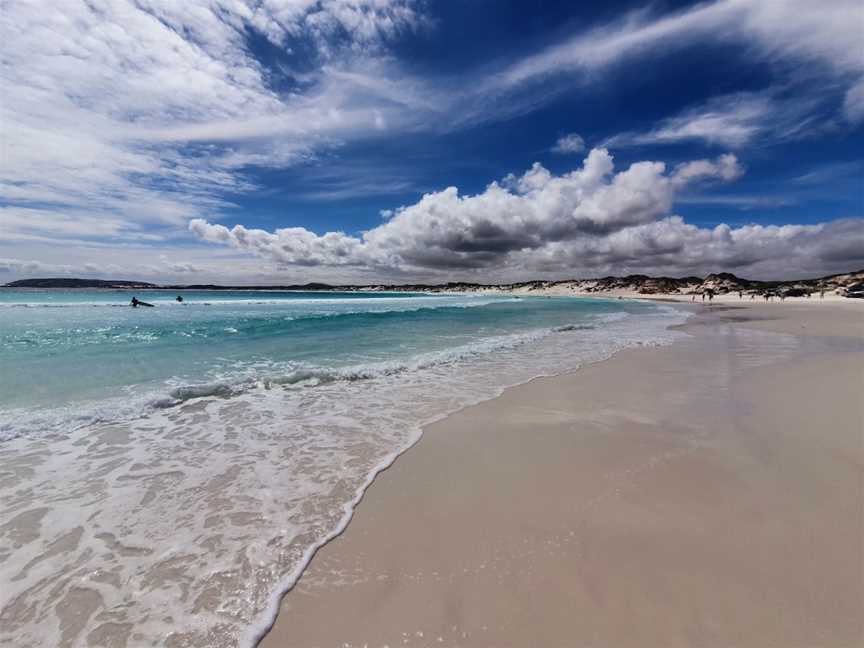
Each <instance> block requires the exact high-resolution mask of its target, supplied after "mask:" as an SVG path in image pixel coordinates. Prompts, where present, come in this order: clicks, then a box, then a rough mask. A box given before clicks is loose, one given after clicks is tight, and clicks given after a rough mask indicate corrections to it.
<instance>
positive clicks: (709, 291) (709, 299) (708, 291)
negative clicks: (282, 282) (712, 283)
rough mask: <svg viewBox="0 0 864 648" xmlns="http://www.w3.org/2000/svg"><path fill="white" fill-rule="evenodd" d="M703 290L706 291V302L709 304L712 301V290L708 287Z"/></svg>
mask: <svg viewBox="0 0 864 648" xmlns="http://www.w3.org/2000/svg"><path fill="white" fill-rule="evenodd" d="M705 292H707V293H708V303H709V304H710V303H711V302H712V301H714V291H713V290H711V289H710V288H709V289H708V290H706V291H705Z"/></svg>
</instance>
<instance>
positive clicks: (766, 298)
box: [762, 292, 770, 302]
mask: <svg viewBox="0 0 864 648" xmlns="http://www.w3.org/2000/svg"><path fill="white" fill-rule="evenodd" d="M762 296H763V297H764V298H765V301H766V302H767V301H768V297H770V293H767V292H766V293H762Z"/></svg>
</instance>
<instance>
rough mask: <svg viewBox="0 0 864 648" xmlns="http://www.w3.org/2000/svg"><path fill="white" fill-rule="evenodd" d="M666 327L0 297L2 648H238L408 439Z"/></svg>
mask: <svg viewBox="0 0 864 648" xmlns="http://www.w3.org/2000/svg"><path fill="white" fill-rule="evenodd" d="M133 294H134V295H135V296H137V298H138V299H140V300H142V301H144V302H149V303H152V304H154V306H155V307H154V308H147V307H139V308H131V307H129V301H130V299H131V298H132V296H133ZM177 294H181V295H182V296H183V302H182V303H179V302H177V301H175V296H176V295H177ZM681 321H683V317H682V315H681V314H680V312H678V311H675V310H673V309H671V308H668V307H665V306H661V305H655V304H648V303H642V302H634V301H627V300H605V299H593V298H570V297H560V298H559V297H551V298H550V297H531V296H524V297H521V296H519V297H517V296H512V295H505V294H470V295H461V294H446V295H443V294H426V293H424V294H416V293H379V292H369V293H362V292H350V293H338V292H276V291H273V292H263V291H256V292H251V291H241V290H237V291H182V292H181V293H169V292H164V291H138V292H135V293H132V292H130V291H111V290H99V291H94V290H12V289H4V290H0V506H2V511H3V518H2V520H0V584H2V587H0V639H3V640H8V641H9V642H11V645H15V646H20V647H26V646H47V645H52V646H67V645H68V646H78V645H90V644H99V645H103V644H110V645H118V646H151V645H152V646H162V645H166V646H250V645H254V643H255V641H256V640H257V638H258V637H259V636H260V635H261V633H263V632H264V631H266V629H267V628H268V627H269V625H270V623H271V622H272V620H273V615H274V614H275V611H276V609H277V606H278V600H279V597H280V595H281V594H282V593H284V592H285V591H286V590H287V589H289V588H290V587H291V585H292V584H293V583H294V582H295V581H296V579H297V578H298V577H299V575H300V574H301V572H302V570H303V568H304V567H305V565H306V564H307V563H308V561H309V560H310V558H311V556H312V555H313V553H314V551H315V550H316V549H317V548H318V547H320V546H321V545H322V544H324V543H325V542H327V541H328V540H329V539H331V538H333V537H334V536H335V535H338V533H339V532H340V531H341V530H342V529H343V528H344V526H345V525H346V524H347V522H348V520H349V519H350V516H351V513H352V511H353V508H354V506H355V505H356V504H357V502H358V501H359V499H360V497H361V496H362V494H363V492H364V490H365V488H366V487H367V486H368V485H369V483H371V481H372V479H373V478H374V476H375V475H376V474H377V473H378V472H379V471H380V470H382V469H384V468H386V467H387V466H388V465H389V464H390V463H391V462H392V461H393V460H394V459H395V458H396V457H397V456H398V455H399V454H400V453H401V452H404V451H405V450H406V449H407V448H409V447H410V446H411V445H412V444H413V443H415V442H416V441H417V440H418V439H419V437H420V434H421V428H422V426H424V425H426V424H428V423H430V422H432V421H435V420H438V419H440V418H442V417H444V416H446V415H448V414H450V413H452V412H454V411H457V410H459V409H461V408H463V407H465V406H467V405H470V404H473V403H477V402H480V401H483V400H486V399H489V398H493V397H495V396H497V395H498V394H500V393H501V391H502V390H503V389H505V388H506V387H508V386H512V385H516V384H520V383H524V382H526V381H529V380H531V379H533V378H535V377H538V376H544V375H556V374H560V373H564V372H569V371H573V370H576V369H578V368H579V367H580V366H581V365H584V364H586V363H590V362H596V361H600V360H603V359H605V358H608V357H609V356H610V355H612V354H613V353H615V352H616V351H619V350H621V349H624V348H628V347H632V346H636V345H655V344H665V343H668V342H670V341H671V340H672V339H673V338H674V336H675V335H676V334H675V333H673V332H671V331H669V330H668V327H669V326H670V325H671V324H676V323H680V322H681Z"/></svg>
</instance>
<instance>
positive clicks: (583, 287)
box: [3, 270, 864, 297]
mask: <svg viewBox="0 0 864 648" xmlns="http://www.w3.org/2000/svg"><path fill="white" fill-rule="evenodd" d="M3 288H91V289H92V288H102V289H114V290H118V289H119V290H298V291H299V290H315V291H330V290H332V291H359V290H364V291H381V292H384V291H411V292H485V291H496V292H497V291H513V292H521V293H526V292H528V293H530V292H548V291H554V292H558V293H562V292H564V293H583V294H584V293H619V294H620V293H634V294H636V295H681V294H692V293H700V292H702V291H705V290H708V289H710V290H712V291H714V292H715V293H718V294H723V293H734V292H747V293H754V292H758V293H765V292H777V293H783V294H787V295H791V296H796V295H805V294H809V293H811V292H816V291H823V290H824V291H826V292H837V293H838V294H843V295H846V296H849V297H853V296H855V297H857V296H861V295H862V293H864V270H857V271H854V272H846V273H841V274H834V275H828V276H824V277H816V278H810V279H792V280H784V281H756V280H752V279H743V278H741V277H737V276H736V275H734V274H731V273H728V272H721V273H715V274H709V275H707V276H706V277H697V276H689V277H651V276H648V275H642V274H631V275H627V276H622V277H615V276H607V277H600V278H595V279H564V280H557V281H546V280H532V281H521V282H516V283H502V284H481V283H471V282H447V283H441V284H365V285H359V284H348V285H331V284H325V283H306V284H291V285H259V286H223V285H217V284H168V285H165V284H154V283H148V282H146V281H120V280H113V279H80V278H66V277H61V278H40V279H20V280H18V281H13V282H11V283H7V284H5V285H4V286H3Z"/></svg>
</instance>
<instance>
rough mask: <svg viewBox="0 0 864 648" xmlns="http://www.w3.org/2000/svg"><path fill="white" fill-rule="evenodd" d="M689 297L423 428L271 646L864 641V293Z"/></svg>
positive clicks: (287, 605) (371, 493)
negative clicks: (678, 308) (629, 333)
mask: <svg viewBox="0 0 864 648" xmlns="http://www.w3.org/2000/svg"><path fill="white" fill-rule="evenodd" d="M694 313H695V314H694V316H693V317H692V318H691V319H690V320H689V322H688V324H686V325H685V326H684V327H683V329H682V330H683V331H684V332H685V333H686V337H685V338H684V339H683V340H681V341H680V342H678V343H676V344H674V345H672V346H669V347H663V348H637V349H632V350H627V351H623V352H621V353H619V354H617V355H616V356H615V357H613V358H612V359H610V360H608V361H606V362H602V363H598V364H595V365H591V366H588V367H585V368H583V369H581V370H579V371H577V372H575V373H573V374H569V375H563V376H559V377H553V378H542V379H537V380H534V381H532V382H530V383H528V384H526V385H522V386H519V387H515V388H511V389H509V390H507V391H506V392H505V393H504V395H503V396H501V397H500V398H497V399H494V400H492V401H487V402H485V403H482V404H479V405H476V406H473V407H469V408H466V409H464V410H462V411H461V412H459V413H457V414H455V415H452V416H450V417H448V418H447V419H445V420H443V421H440V422H438V423H436V424H434V425H431V426H429V427H428V428H427V429H426V430H425V433H424V436H423V438H422V439H421V440H420V442H419V443H418V444H417V445H416V446H415V447H414V448H412V449H411V450H410V451H408V452H407V453H406V454H405V455H403V456H402V457H401V458H400V459H399V460H398V461H397V462H396V463H395V464H394V465H393V466H392V467H391V468H390V469H388V470H387V471H385V472H384V473H382V474H381V475H379V477H378V478H377V479H376V481H375V483H374V484H373V485H372V486H371V487H370V488H369V490H368V491H367V493H366V495H365V497H364V500H363V502H362V503H361V504H360V506H359V507H358V509H357V510H356V512H355V515H354V519H353V520H352V522H351V523H350V525H349V526H348V528H347V530H346V532H345V533H344V534H343V535H342V536H340V537H339V538H337V539H336V540H334V541H333V542H331V543H330V544H328V545H326V546H325V547H323V548H322V549H321V550H320V551H319V552H318V554H317V555H316V556H315V558H314V559H313V561H312V563H311V565H310V566H309V568H308V569H307V571H306V572H305V573H304V575H303V576H302V577H301V579H300V581H299V582H298V584H297V585H296V587H295V588H294V589H293V590H292V591H290V592H289V593H288V594H287V595H286V596H285V597H284V599H283V602H282V608H281V612H280V614H279V616H278V618H277V620H276V623H275V625H274V627H273V628H272V630H271V632H270V633H269V634H268V635H267V636H266V637H265V638H264V639H263V641H262V643H261V645H262V646H264V647H266V648H274V647H289V646H292V647H293V646H302V647H306V648H311V647H313V646H321V647H325V646H327V647H329V646H343V647H348V646H351V647H360V646H368V647H372V646H390V647H391V648H393V647H395V646H481V647H487V646H488V647H493V646H494V647H504V646H513V647H516V646H520V647H523V646H550V647H551V646H561V647H564V646H567V647H586V648H587V647H598V648H602V647H609V646H615V647H629V646H632V647H640V648H642V647H645V646H664V647H671V646H704V647H749V646H752V647H754V648H764V647H766V646H785V647H790V648H791V647H801V648H804V647H807V648H817V647H819V648H853V647H856V646H860V645H862V643H864V625H862V624H864V621H862V619H864V616H862V614H861V610H862V607H864V570H862V566H864V525H862V516H864V447H862V446H864V404H862V398H861V395H862V393H864V309H862V308H861V307H860V305H859V304H853V303H846V304H830V305H829V304H827V303H825V304H818V303H813V304H807V305H794V304H783V305H780V304H764V305H763V304H756V305H753V304H742V305H728V306H719V305H715V306H714V307H711V308H702V307H697V308H694Z"/></svg>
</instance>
